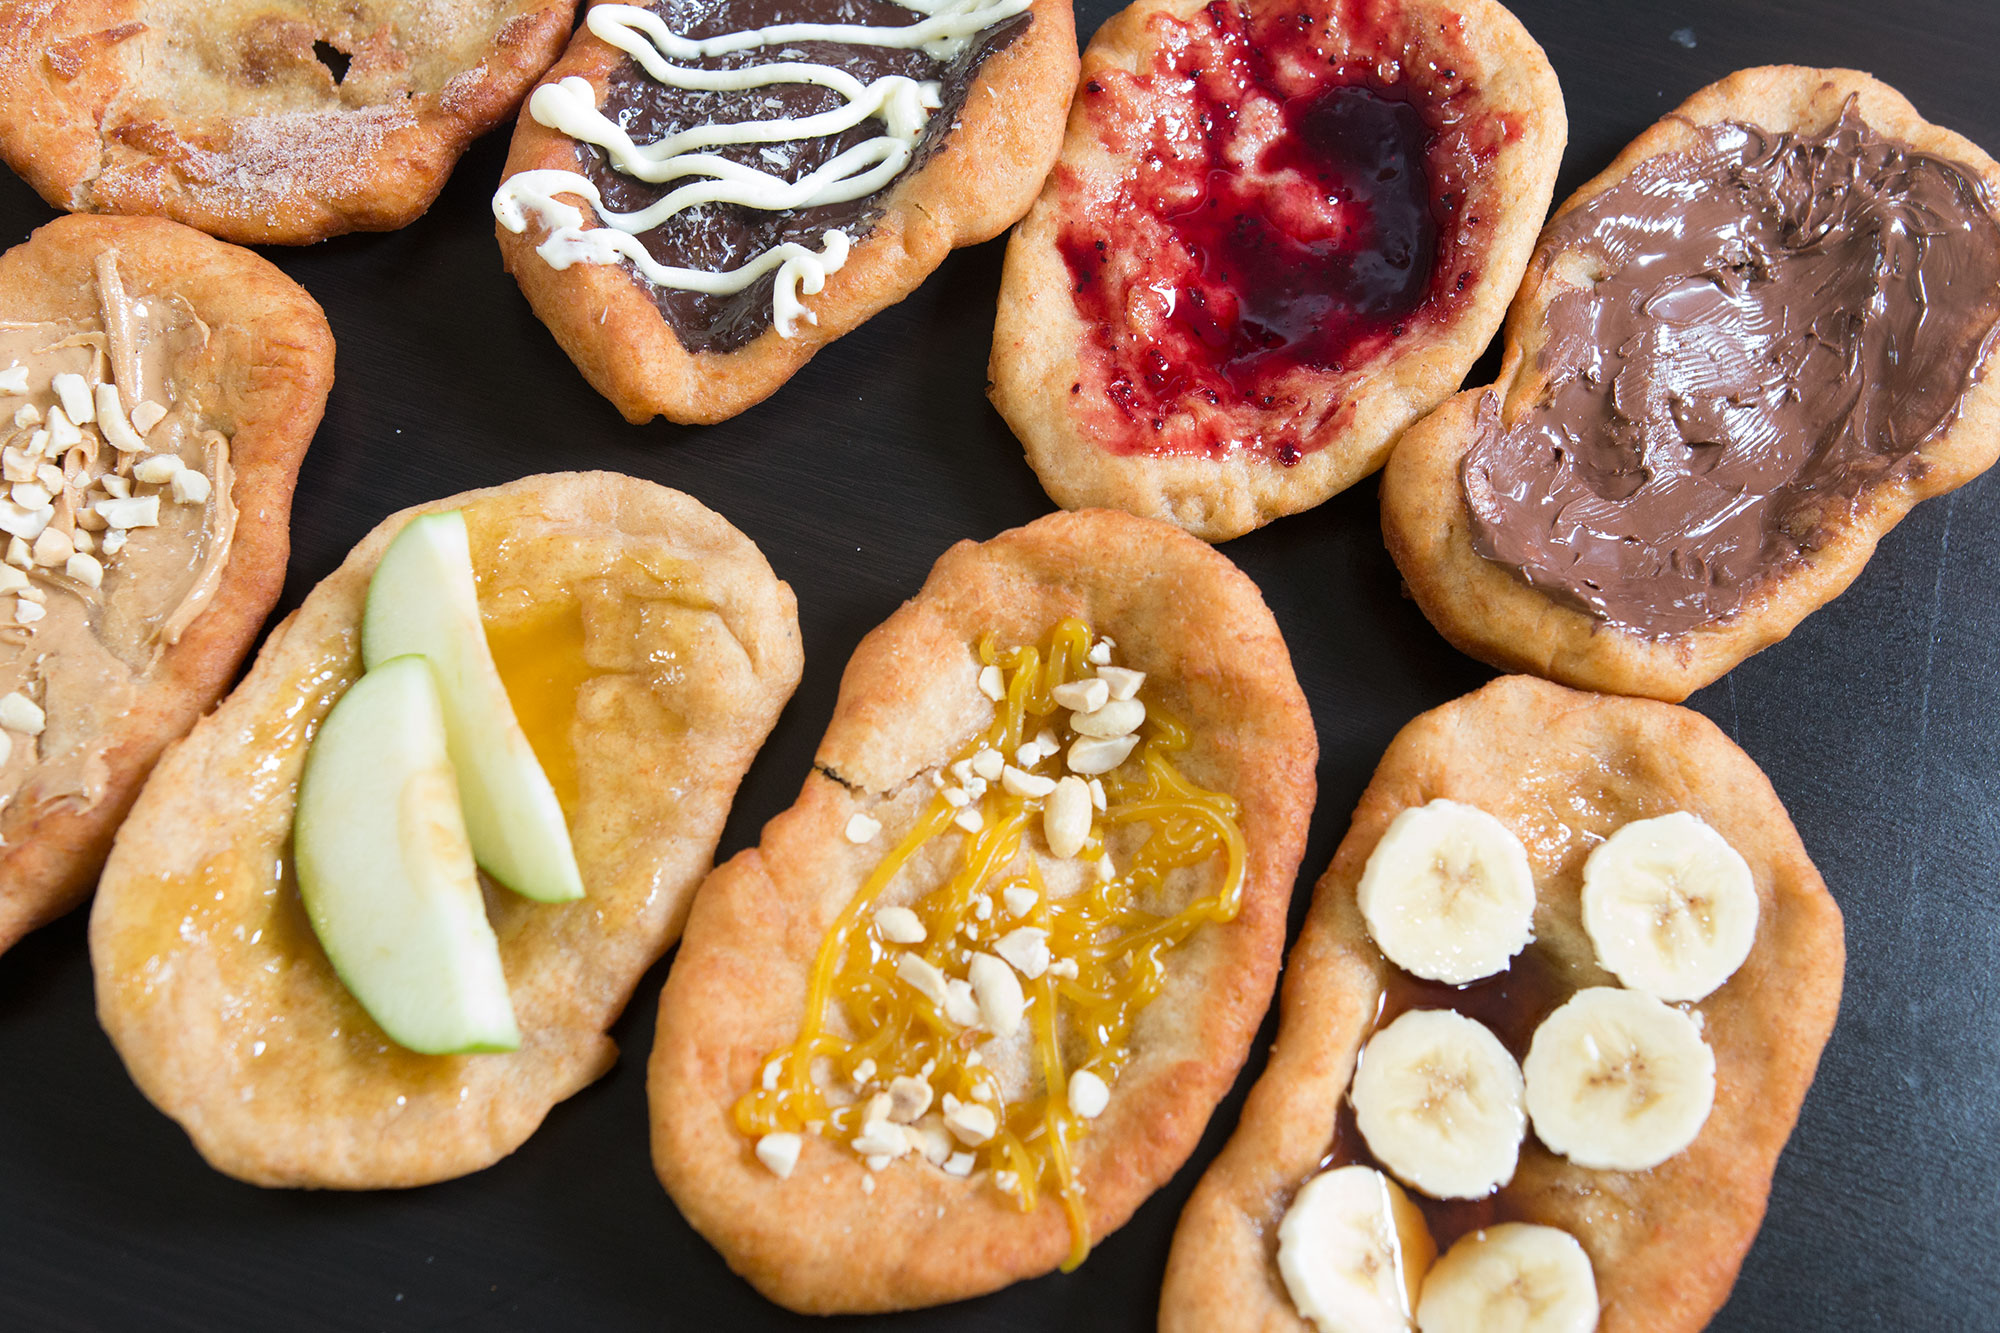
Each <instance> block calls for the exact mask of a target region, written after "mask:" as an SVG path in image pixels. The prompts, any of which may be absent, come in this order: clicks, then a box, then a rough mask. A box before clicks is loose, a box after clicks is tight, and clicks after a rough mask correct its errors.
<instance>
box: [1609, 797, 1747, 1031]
mask: <svg viewBox="0 0 2000 1333" xmlns="http://www.w3.org/2000/svg"><path fill="white" fill-rule="evenodd" d="M1583 928H1584V929H1585V930H1586V931H1588V932H1589V934H1590V942H1591V943H1592V944H1593V945H1595V946H1596V947H1597V961H1598V962H1600V963H1602V964H1604V967H1605V969H1606V970H1607V971H1609V972H1611V973H1612V974H1613V975H1615V976H1616V977H1617V978H1618V979H1619V980H1620V981H1622V982H1624V983H1625V984H1626V985H1627V986H1630V987H1631V988H1632V989H1633V990H1640V991H1644V992H1646V994H1648V995H1651V996H1653V997H1654V998H1656V999H1661V1000H1699V999H1701V998H1702V997H1703V996H1705V995H1707V994H1708V993H1709V992H1710V991H1713V990H1714V989H1715V988H1716V987H1717V986H1720V985H1721V984H1722V983H1723V982H1725V981H1727V980H1729V978H1730V977H1731V976H1732V975H1734V974H1735V972H1736V969H1737V968H1739V967H1741V966H1743V960H1744V959H1745V958H1748V957H1749V956H1750V944H1751V942H1752V941H1753V940H1755V939H1756V937H1757V885H1756V882H1755V881H1754V880H1753V879H1752V878H1751V875H1750V865H1749V863H1748V862H1747V861H1745V860H1744V859H1743V856H1742V854H1741V853H1739V852H1738V851H1737V850H1736V849H1735V848H1734V847H1731V846H1730V845H1729V844H1728V843H1727V842H1726V841H1724V840H1723V837H1722V835H1721V834H1720V833H1717V832H1716V831H1715V830H1714V829H1712V828H1710V827H1709V826H1708V825H1707V824H1705V823H1703V822H1702V821H1701V820H1700V819H1698V818H1696V817H1695V816H1693V815H1691V814H1688V813H1687V812H1686V811H1684V810H1682V811H1676V812H1674V813H1673V814H1671V815H1661V816H1660V817H1659V818H1657V819H1641V820H1637V821H1635V822H1633V823H1630V824H1627V825H1626V826H1625V827H1624V828H1621V829H1619V830H1618V831H1617V832H1616V833H1614V834H1612V835H1611V836H1610V837H1609V838H1606V839H1605V840H1604V842H1603V843H1602V844H1601V845H1600V846H1599V847H1598V848H1597V850H1595V851H1593V852H1592V853H1591V854H1590V859H1589V860H1587V861H1585V862H1584V863H1583Z"/></svg>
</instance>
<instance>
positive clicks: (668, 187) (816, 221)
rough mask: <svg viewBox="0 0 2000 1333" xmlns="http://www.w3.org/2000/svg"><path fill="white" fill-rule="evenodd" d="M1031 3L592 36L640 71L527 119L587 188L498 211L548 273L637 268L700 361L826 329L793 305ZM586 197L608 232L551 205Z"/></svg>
mask: <svg viewBox="0 0 2000 1333" xmlns="http://www.w3.org/2000/svg"><path fill="white" fill-rule="evenodd" d="M1026 10H1027V0H942V3H940V2H939V0H910V2H909V3H895V2H894V0H666V2H665V3H656V4H654V5H651V6H645V7H642V6H636V5H599V6H596V7H595V8H593V9H592V10H591V12H590V16H589V18H588V20H587V23H588V25H589V27H590V29H591V31H592V32H593V33H595V34H596V35H597V36H599V37H601V38H602V39H604V40H605V41H607V42H609V43H611V44H612V45H613V46H616V47H618V48H619V49H621V50H624V51H625V52H626V53H627V54H628V56H629V57H630V58H629V59H627V60H626V61H624V62H623V63H622V64H621V65H620V66H619V68H618V69H617V71H616V72H614V73H613V74H612V75H611V76H610V78H609V79H608V80H606V83H605V87H604V88H603V89H602V93H601V96H600V94H599V92H598V90H596V89H593V88H592V87H591V86H590V84H589V83H588V82H587V81H585V80H582V79H578V78H569V79H564V80H562V81H560V82H559V83H556V84H550V85H546V86H544V87H543V88H541V89H539V90H537V92H536V94H535V96H534V98H533V99H532V100H531V101H530V104H529V113H530V114H531V115H533V116H534V117H535V119H536V120H538V121H540V122H541V123H542V124H545V125H549V126H551V127H552V128H555V129H558V130H561V131H562V132H564V133H566V134H569V135H571V136H572V137H574V138H576V139H577V140H578V141H579V144H580V145H581V151H580V153H579V157H580V159H581V166H582V170H581V172H559V171H534V172H521V173H519V174H517V175H515V176H513V177H510V178H509V179H508V180H507V181H506V182H504V183H503V184H502V186H501V188H500V192H499V194H497V195H496V196H495V198H494V212H495V215H496V216H497V217H498V218H499V219H500V221H501V223H502V224H503V225H505V226H507V227H509V228H511V229H512V230H515V231H520V230H523V229H524V228H525V227H526V225H527V220H528V217H529V216H530V215H533V216H535V217H536V218H537V219H539V220H540V221H541V222H542V223H543V225H545V226H547V227H548V228H549V229H550V231H551V236H550V238H549V240H547V241H545V242H544V243H543V244H542V245H541V246H540V247H539V248H538V252H539V253H540V254H541V255H542V257H543V258H544V259H545V260H547V261H548V262H549V263H550V264H551V265H553V266H555V267H557V268H566V267H568V266H569V265H570V264H571V263H579V262H581V263H619V262H623V263H627V264H629V265H630V266H631V268H632V270H633V271H634V273H635V274H636V276H638V277H639V278H640V279H641V280H642V281H644V282H645V283H646V285H647V286H648V288H649V290H650V291H651V293H652V295H653V297H654V301H655V304H656V305H657V306H658V307H659V310H660V313H661V315H662V317H663V318H664V319H665V320H666V322H667V324H668V326H669V327H670V328H672V329H673V331H674V333H675V336H676V337H678V338H679V339H680V342H681V344H682V346H684V347H686V348H687V349H688V350H689V351H690V352H713V353H722V352H729V351H733V350H735V349H737V348H739V347H742V346H744V345H745V344H747V343H748V342H750V341H751V340H752V339H754V338H756V337H757V336H758V335H759V334H761V333H762V332H763V331H764V330H765V329H766V328H767V327H771V326H773V325H775V326H776V328H777V330H778V332H779V333H780V334H781V335H783V336H786V337H790V336H792V334H793V331H794V327H795V324H796V321H797V320H799V319H804V320H805V321H806V322H808V323H811V322H814V316H813V314H812V312H811V311H810V310H808V309H806V308H805V307H804V306H803V304H802V303H801V302H800V301H799V300H798V295H799V293H801V292H802V293H804V294H805V295H808V296H810V295H812V294H814V293H816V292H818V291H819V290H820V289H821V287H822V286H823V285H824V283H825V280H826V275H827V274H830V273H833V272H835V271H837V270H838V269H839V268H840V267H841V266H842V264H844V263H845V261H846V258H847V253H848V250H849V248H850V246H851V245H852V243H853V242H854V241H855V240H858V239H859V238H860V237H861V236H863V235H865V234H866V233H867V232H868V230H869V229H870V228H871V227H872V226H873V225H874V223H875V220H876V218H877V217H879V216H880V214H881V197H882V194H883V193H884V191H886V190H887V189H888V188H889V187H890V186H891V184H893V182H894V181H895V180H896V179H897V178H898V177H899V176H901V175H902V174H903V173H904V172H905V171H907V170H909V169H911V168H912V167H916V166H921V165H922V164H923V162H924V161H925V160H926V159H927V158H928V157H929V156H930V155H931V154H932V153H933V152H935V151H936V150H937V148H938V146H939V145H940V144H941V143H942V142H943V139H944V136H945V135H946V134H947V133H948V132H949V131H950V130H951V128H952V126H953V125H954V124H955V123H956V121H957V119H958V113H959V110H960V108H961V107H962V106H963V104H964V101H965V98H966V95H967V93H968V92H969V91H970V89H971V86H972V82H973V80H974V78H975V77H976V76H977V75H978V73H979V70H980V68H981V66H982V65H984V63H985V61H986V59H987V57H988V56H990V55H992V54H993V53H994V52H996V51H999V50H1000V49H1002V48H1004V47H1005V46H1007V45H1008V44H1009V43H1010V42H1012V41H1013V40H1014V39H1015V38H1016V37H1017V36H1018V35H1019V34H1020V33H1021V32H1022V31H1023V30H1024V29H1025V28H1026V27H1027V25H1028V23H1029V22H1030V16H1029V15H1028V14H1027V12H1026ZM563 193H569V194H577V195H581V196H583V197H585V198H587V199H589V200H590V201H591V203H592V205H593V207H594V209H595V211H596V213H597V216H598V221H599V222H601V223H602V224H603V225H599V226H587V225H585V223H584V219H583V216H582V214H581V213H580V212H579V211H578V210H577V209H575V208H573V207H572V206H570V205H567V204H563V203H559V202H557V201H556V199H555V196H556V195H558V194H563Z"/></svg>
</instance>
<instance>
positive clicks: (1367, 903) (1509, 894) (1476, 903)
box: [1355, 800, 1535, 986]
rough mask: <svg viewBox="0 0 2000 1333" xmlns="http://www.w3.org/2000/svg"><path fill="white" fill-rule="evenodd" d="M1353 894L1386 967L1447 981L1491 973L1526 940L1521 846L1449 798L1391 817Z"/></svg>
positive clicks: (1528, 883)
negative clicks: (1388, 963)
mask: <svg viewBox="0 0 2000 1333" xmlns="http://www.w3.org/2000/svg"><path fill="white" fill-rule="evenodd" d="M1355 897H1356V901H1357V903H1358V905H1359V906H1360V908H1361V915H1362V917H1363V918H1364V919H1365V920H1366V921H1367V922H1368V933H1369V934H1370V935H1372V936H1374V938H1375V943H1376V945H1377V946H1378V947H1379V948H1380V949H1381V950H1382V952H1383V954H1384V955H1385V956H1387V958H1388V959H1389V961H1390V962H1392V963H1394V964H1395V965H1396V966H1397V967H1400V968H1402V969H1403V970H1404V971H1405V972H1412V973H1415V974H1416V975H1417V976H1420V977H1424V978H1426V979H1428V980H1431V981H1442V982H1445V983H1446V984H1447V985H1452V986H1462V985H1464V984H1465V983H1466V982H1468V981H1477V980H1479V979H1480V978H1481V977H1490V976H1492V975H1493V974H1494V973H1495V972H1498V971H1499V970H1500V969H1502V968H1504V967H1506V966H1507V961H1508V960H1509V959H1511V958H1512V957H1513V956H1514V955H1515V954H1517V953H1519V952H1521V950H1522V949H1523V948H1525V947H1526V946H1527V943H1528V941H1529V940H1530V939H1531V938H1533V935H1532V930H1531V927H1532V924H1533V919H1534V915H1535V875H1534V872H1533V871H1532V870H1530V869H1529V868H1528V853H1527V849H1526V848H1524V847H1522V846H1521V840H1520V839H1519V838H1517V837H1515V836H1514V833H1513V830H1511V829H1509V828H1508V827H1507V826H1506V825H1505V824H1502V823H1501V822H1500V821H1499V820H1497V819H1495V818H1494V817H1493V816H1492V815H1489V814H1487V813H1486V812H1485V811H1484V810H1481V809H1479V808H1478V807H1477V806H1472V805H1462V804H1460V803H1459V802H1457V801H1446V800H1436V801H1432V802H1430V803H1429V804H1428V805H1421V806H1412V807H1411V808H1410V809H1408V810H1405V811H1403V812H1402V813H1401V814H1399V815H1397V816H1396V818H1395V819H1394V820H1393V821H1392V822H1391V823H1390V825H1389V829H1388V831H1387V832H1386V833H1384V834H1383V835H1382V841H1380V842H1378V843H1376V844H1375V850H1374V852H1373V853H1372V854H1371V855H1370V856H1369V858H1368V868H1367V869H1366V870H1364V871H1363V872H1362V874H1361V883H1360V885H1359V887H1358V888H1357V889H1356V890H1355Z"/></svg>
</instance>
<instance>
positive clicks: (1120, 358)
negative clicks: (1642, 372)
mask: <svg viewBox="0 0 2000 1333" xmlns="http://www.w3.org/2000/svg"><path fill="white" fill-rule="evenodd" d="M1316 10H1317V7H1315V9H1314V10H1313V11H1306V10H1289V11H1286V12H1282V13H1276V14H1265V15H1261V16H1258V15H1252V14H1250V13H1248V12H1246V11H1245V10H1244V9H1243V8H1241V7H1239V6H1236V5H1232V4H1229V3H1226V2H1225V0H1215V3H1213V4H1210V5H1209V6H1208V7H1207V8H1206V9H1204V10H1203V11H1202V12H1201V13H1200V14H1199V15H1198V16H1196V17H1195V18H1193V19H1191V20H1189V21H1187V22H1180V21H1177V20H1175V19H1171V18H1168V17H1166V16H1163V15H1162V16H1156V17H1155V18H1154V19H1153V20H1152V25H1153V29H1154V34H1153V35H1154V39H1155V41H1156V42H1157V44H1158V53H1157V55H1156V57H1155V59H1154V62H1153V66H1152V68H1151V69H1150V70H1149V71H1147V72H1145V73H1143V74H1138V75H1133V74H1128V73H1126V72H1124V71H1108V72H1106V73H1104V74H1100V75H1098V76H1097V77H1095V78H1093V79H1092V80H1091V81H1090V82H1089V83H1088V84H1086V85H1085V88H1084V93H1085V97H1086V106H1087V108H1088V114H1089V115H1090V116H1091V118H1092V121H1093V125H1094V128H1095V129H1096V131H1097V133H1098V137H1099V138H1100V140H1101V141H1102V142H1103V143H1104V145H1105V147H1106V148H1107V149H1109V150H1110V151H1112V152H1114V153H1118V154H1121V155H1124V156H1127V157H1129V158H1136V159H1137V161H1138V162H1139V164H1140V166H1139V170H1138V172H1137V173H1136V175H1135V176H1125V177H1122V178H1119V179H1115V180H1112V181H1110V182H1109V183H1108V184H1106V183H1104V182H1101V181H1097V180H1095V179H1094V178H1093V173H1092V172H1091V171H1089V170H1088V169H1086V170H1083V171H1078V170H1073V169H1068V168H1065V169H1064V170H1063V172H1062V176H1061V181H1062V189H1063V192H1064V205H1065V209H1064V211H1065V215H1066V216H1067V217H1068V218H1069V219H1070V221H1069V222H1068V223H1067V224H1066V225H1065V227H1064V228H1063V231H1062V234H1061V236H1060V238H1059V242H1058V243H1059V245H1060V247H1061V250H1062V254H1063V258H1064V260H1065V261H1066V262H1067V263H1068V265H1069V270H1070V274H1071V278H1072V284H1073V286H1072V290H1073V292H1074V294H1075V300H1076V307H1077V311H1078V313H1079V314H1081V315H1082V316H1083V317H1084V319H1085V320H1086V321H1087V322H1088V323H1089V324H1091V325H1092V326H1093V332H1092V334H1091V335H1090V340H1089V343H1088V344H1087V345H1086V347H1085V349H1084V351H1083V355H1082V356H1081V358H1080V368H1081V373H1080V375H1079V378H1078V380H1077V382H1076V384H1075V385H1074V386H1073V388H1072V390H1071V393H1072V395H1073V404H1074V409H1075V411H1076V412H1077V413H1078V415H1079V418H1080V422H1081V424H1082V425H1083V426H1084V428H1085V430H1086V433H1088V434H1090V435H1091V436H1092V437H1093V438H1095V439H1097V440H1098V441H1099V442H1100V443H1101V444H1102V445H1104V447H1106V448H1109V449H1111V450H1113V451H1114V452H1117V453H1153V454H1160V453H1180V454H1205V455H1207V456H1209V457H1221V456H1222V455H1224V454H1226V453H1227V452H1228V451H1229V450H1231V449H1232V448H1239V447H1240V448H1245V449H1249V450H1252V451H1254V452H1257V453H1260V454H1262V455H1264V456H1265V457H1268V458H1270V459H1272V460H1274V461H1276V462H1279V463H1282V464H1284V465H1285V466H1290V465H1291V464H1293V463H1296V462H1298V461H1299V459H1300V458H1302V457H1303V456H1304V455H1305V454H1307V453H1310V452H1312V451H1313V450H1314V449H1316V448H1318V447H1319V446H1320V445H1321V444H1322V443H1324V441H1325V439H1326V438H1327V435H1328V433H1329V432H1328V430H1327V427H1329V426H1337V425H1338V424H1339V416H1340V413H1341V411H1342V409H1343V407H1344V405H1345V400H1346V396H1347V394H1346V391H1347V390H1348V389H1350V388H1352V387H1353V383H1354V381H1355V380H1356V379H1358V377H1359V376H1360V375H1361V374H1362V373H1363V372H1365V371H1366V370H1367V369H1369V368H1370V366H1371V364H1372V363H1373V362H1374V361H1375V360H1376V359H1377V358H1379V357H1380V356H1381V355H1383V354H1384V353H1385V352H1386V351H1387V350H1388V349H1389V347H1390V346H1391V344H1393V343H1394V342H1395V341H1396V340H1397V339H1399V338H1401V337H1403V336H1404V335H1405V334H1408V333H1410V332H1411V331H1412V330H1414V329H1416V328H1417V327H1419V326H1420V325H1421V324H1423V323H1425V322H1427V321H1432V320H1437V319H1439V318H1441V317H1443V316H1446V315H1448V314H1449V313H1450V312H1451V311H1452V310H1453V309H1454V308H1455V306H1456V303H1457V299H1458V297H1459V294H1460V293H1461V292H1462V291H1463V290H1464V289H1465V288H1466V287H1468V286H1469V285H1470V284H1471V282H1472V279H1473V277H1474V276H1475V275H1476V272H1477V258H1478V254H1479V249H1480V247H1479V245H1478V242H1479V241H1480V240H1481V239H1482V238H1483V235H1484V232H1483V230H1482V229H1481V228H1480V225H1479V219H1478V218H1477V217H1472V216H1467V215H1466V210H1465V202H1466V197H1467V190H1468V187H1469V186H1470V185H1472V184H1473V183H1475V182H1476V180H1477V178H1478V176H1479V174H1480V172H1481V171H1483V169H1484V164H1485V163H1486V162H1488V161H1490V159H1491V156H1492V152H1493V150H1494V148H1496V147H1497V146H1498V145H1497V135H1496V129H1497V128H1498V127H1495V126H1492V125H1482V124H1481V123H1480V120H1479V118H1477V117H1475V116H1473V115H1472V114H1471V113H1470V111H1469V109H1468V107H1467V104H1468V103H1469V102H1470V101H1471V99H1472V97H1473V91H1472V89H1471V88H1470V87H1469V86H1468V85H1467V84H1466V82H1465V81H1464V80H1463V79H1462V78H1461V77H1460V76H1459V75H1458V73H1457V71H1456V69H1455V67H1454V66H1455V65H1456V64H1457V63H1459V62H1458V61H1457V60H1456V59H1455V58H1454V57H1453V55H1452V52H1453V51H1455V50H1457V49H1458V44H1457V41H1456V40H1455V27H1454V25H1452V24H1446V25H1443V27H1442V29H1439V28H1438V27H1436V26H1431V27H1430V28H1429V30H1428V31H1427V32H1426V33H1425V34H1424V37H1423V40H1422V41H1421V42H1419V41H1418V40H1417V38H1416V36H1415V35H1414V33H1413V32H1411V31H1408V30H1406V25H1405V23H1404V21H1403V17H1402V13H1401V8H1400V6H1396V5H1385V4H1380V3H1376V4H1369V3H1365V0H1342V2H1341V3H1339V4H1338V5H1337V12H1334V13H1331V14H1325V13H1319V12H1316ZM1408 26H1409V27H1414V25H1408ZM1499 132H1504V130H1501V131H1499Z"/></svg>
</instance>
